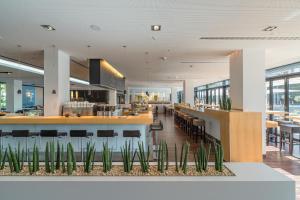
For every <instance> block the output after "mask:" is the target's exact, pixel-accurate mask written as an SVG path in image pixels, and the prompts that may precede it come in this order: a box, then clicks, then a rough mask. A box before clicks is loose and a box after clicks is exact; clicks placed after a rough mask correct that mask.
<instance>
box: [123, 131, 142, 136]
mask: <svg viewBox="0 0 300 200" xmlns="http://www.w3.org/2000/svg"><path fill="white" fill-rule="evenodd" d="M123 137H137V138H139V137H141V132H140V131H139V130H124V131H123Z"/></svg>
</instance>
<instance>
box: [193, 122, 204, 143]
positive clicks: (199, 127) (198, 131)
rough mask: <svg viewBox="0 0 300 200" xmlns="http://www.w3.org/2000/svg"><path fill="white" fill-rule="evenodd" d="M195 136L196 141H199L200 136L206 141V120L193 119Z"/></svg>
mask: <svg viewBox="0 0 300 200" xmlns="http://www.w3.org/2000/svg"><path fill="white" fill-rule="evenodd" d="M193 136H194V138H195V141H196V143H197V142H198V136H200V137H201V138H202V139H203V141H204V142H206V130H205V121H204V120H203V119H194V120H193Z"/></svg>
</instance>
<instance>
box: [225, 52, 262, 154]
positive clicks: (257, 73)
mask: <svg viewBox="0 0 300 200" xmlns="http://www.w3.org/2000/svg"><path fill="white" fill-rule="evenodd" d="M265 95H266V91H265V49H243V50H239V51H235V52H234V53H232V54H231V55H230V97H231V100H232V108H233V109H241V110H243V111H245V112H261V113H262V130H261V131H262V142H263V144H262V150H263V153H264V154H265V152H266V150H265V146H266V131H265V130H266V121H265V111H266V101H265Z"/></svg>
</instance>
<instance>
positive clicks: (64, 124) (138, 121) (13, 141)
mask: <svg viewBox="0 0 300 200" xmlns="http://www.w3.org/2000/svg"><path fill="white" fill-rule="evenodd" d="M151 123H153V116H152V112H147V113H140V114H139V115H137V116H81V117H65V116H50V117H43V116H40V117H29V116H2V117H0V130H2V131H3V132H8V133H9V132H11V131H12V130H29V131H30V132H32V133H40V131H41V130H57V131H58V132H64V133H67V136H66V137H63V138H51V137H34V138H26V139H25V138H16V137H12V136H10V135H8V136H7V137H3V138H2V143H3V146H4V148H5V147H7V145H8V144H10V145H12V146H16V145H18V143H21V145H23V144H24V141H28V146H31V147H32V146H33V144H34V143H36V144H38V146H39V147H40V149H41V151H43V150H44V149H45V145H46V142H47V141H52V140H53V139H55V140H56V139H58V140H60V141H61V143H63V144H66V143H67V142H72V143H73V144H74V149H75V151H80V149H81V143H82V140H84V142H83V146H84V148H85V142H86V141H90V142H92V143H95V144H96V149H97V150H101V149H102V144H103V142H108V144H109V146H110V148H112V150H113V151H114V152H119V151H120V147H122V146H123V145H124V144H125V141H128V140H129V141H131V142H133V146H134V148H137V146H138V141H140V142H143V144H144V145H145V148H146V147H147V146H148V145H150V146H151V145H152V141H151V134H150V133H149V125H150V124H151ZM71 130H86V131H87V132H89V133H92V134H93V136H92V137H89V138H74V137H70V131H71ZM98 130H113V131H114V133H115V134H116V136H115V137H106V138H103V137H97V131H98ZM125 130H136V131H139V132H140V134H141V136H140V137H139V138H128V137H127V138H126V137H123V131H125ZM81 139H82V140H81Z"/></svg>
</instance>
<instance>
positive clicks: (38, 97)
mask: <svg viewBox="0 0 300 200" xmlns="http://www.w3.org/2000/svg"><path fill="white" fill-rule="evenodd" d="M43 98H44V89H43V88H41V87H35V105H41V106H43V105H44V99H43Z"/></svg>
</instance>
